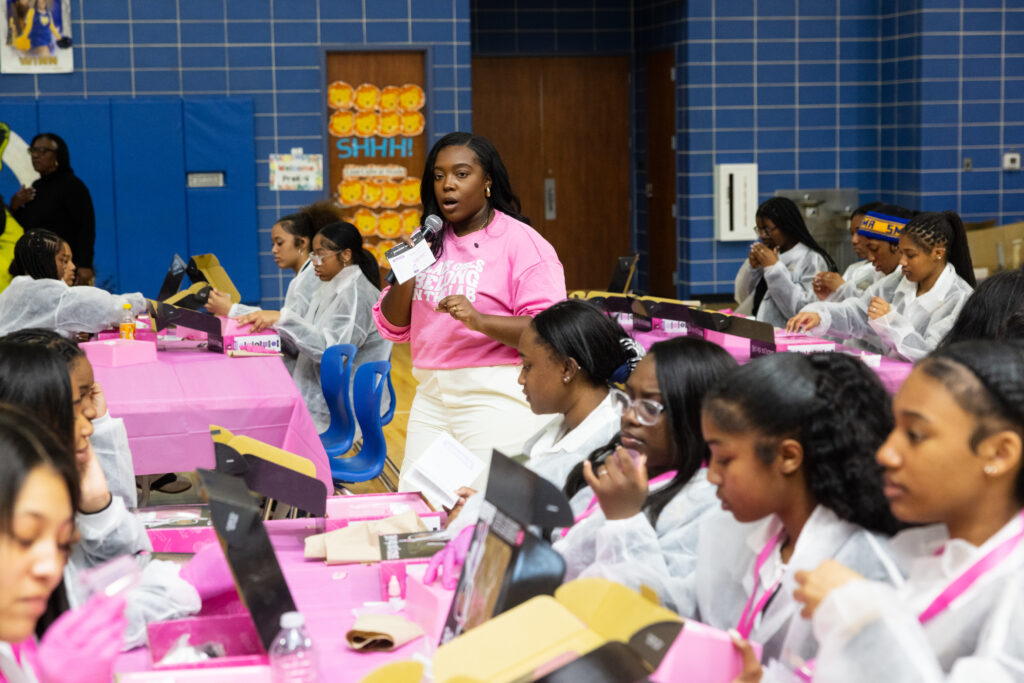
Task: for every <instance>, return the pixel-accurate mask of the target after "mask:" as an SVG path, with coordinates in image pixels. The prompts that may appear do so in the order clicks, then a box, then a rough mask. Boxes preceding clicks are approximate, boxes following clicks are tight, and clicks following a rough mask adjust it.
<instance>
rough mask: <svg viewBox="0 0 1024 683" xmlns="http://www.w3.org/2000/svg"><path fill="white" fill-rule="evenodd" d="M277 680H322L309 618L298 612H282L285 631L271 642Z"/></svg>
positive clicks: (288, 682)
mask: <svg viewBox="0 0 1024 683" xmlns="http://www.w3.org/2000/svg"><path fill="white" fill-rule="evenodd" d="M270 670H271V672H272V673H273V680H274V683H319V681H320V680H321V678H320V667H319V662H318V660H317V656H316V650H314V649H313V641H312V640H311V639H310V637H309V634H308V633H307V632H306V620H305V619H304V618H303V616H302V615H301V614H300V613H298V612H285V613H284V614H282V615H281V632H280V633H278V634H277V637H276V638H275V639H274V644H273V645H271V646H270Z"/></svg>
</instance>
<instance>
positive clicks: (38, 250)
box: [8, 228, 64, 280]
mask: <svg viewBox="0 0 1024 683" xmlns="http://www.w3.org/2000/svg"><path fill="white" fill-rule="evenodd" d="M63 244H64V240H62V239H61V238H60V237H58V236H57V235H56V234H54V233H52V232H50V231H49V230H44V229H43V228H36V229H35V230H29V231H28V232H26V233H25V234H24V235H22V236H21V237H19V238H18V241H17V242H15V243H14V260H13V261H11V265H10V267H9V268H8V270H9V271H10V273H11V275H14V276H15V277H17V276H18V275H28V276H30V277H31V278H32V279H33V280H61V279H62V274H61V273H60V272H59V271H58V270H57V254H59V253H60V250H61V247H62V245H63Z"/></svg>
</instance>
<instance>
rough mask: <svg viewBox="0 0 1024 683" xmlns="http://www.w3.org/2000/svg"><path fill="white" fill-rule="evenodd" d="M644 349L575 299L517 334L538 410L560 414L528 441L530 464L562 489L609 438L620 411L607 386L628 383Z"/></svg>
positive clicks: (528, 389)
mask: <svg viewBox="0 0 1024 683" xmlns="http://www.w3.org/2000/svg"><path fill="white" fill-rule="evenodd" d="M637 349H639V351H638V350H637ZM642 350H643V349H642V347H639V345H637V344H636V343H635V342H633V341H632V340H631V339H630V338H629V337H628V336H627V335H626V332H625V330H623V329H622V327H621V326H620V325H619V324H618V323H616V322H615V321H614V320H612V319H611V318H609V317H608V316H607V315H605V314H604V313H603V312H602V311H601V310H600V309H599V308H598V307H597V306H595V305H594V304H591V303H589V302H586V301H581V300H579V299H569V300H567V301H562V302H559V303H557V304H555V305H554V306H552V307H550V308H548V309H547V310H545V311H542V312H541V313H539V314H537V316H536V317H535V318H534V319H533V321H532V322H531V323H530V326H529V327H527V328H526V330H524V331H523V334H522V336H521V337H520V338H519V357H520V358H522V360H523V366H522V370H521V371H520V373H519V383H520V384H521V385H522V386H523V393H524V394H525V395H526V400H527V401H528V402H529V404H530V409H531V410H533V412H534V413H536V414H538V415H546V414H557V417H555V418H554V419H552V420H551V422H549V423H548V424H547V425H546V426H545V427H544V428H543V429H542V430H541V431H539V432H538V433H537V434H534V435H533V436H532V437H530V439H529V440H528V441H527V442H526V444H525V445H524V446H523V454H524V455H525V456H526V458H527V460H526V466H527V467H529V468H530V469H531V470H533V471H534V472H536V473H537V474H539V475H541V476H542V477H544V478H545V479H547V480H548V481H550V482H551V483H552V484H554V485H555V486H557V487H558V488H562V487H563V486H565V479H566V477H568V476H569V472H571V471H572V469H573V468H574V467H576V465H578V464H579V463H580V462H582V461H583V459H584V458H586V457H587V456H588V455H590V454H591V453H593V452H594V451H595V450H596V449H597V448H599V447H601V446H604V445H605V444H607V443H608V442H609V441H611V439H612V437H613V436H615V434H616V433H617V432H618V431H619V415H618V413H616V412H615V408H614V406H613V405H612V399H611V395H610V394H609V392H608V385H609V384H610V383H612V382H615V383H622V382H625V381H626V379H627V378H628V377H629V373H630V371H631V369H632V367H633V366H635V365H636V363H637V360H638V358H639V356H640V355H642Z"/></svg>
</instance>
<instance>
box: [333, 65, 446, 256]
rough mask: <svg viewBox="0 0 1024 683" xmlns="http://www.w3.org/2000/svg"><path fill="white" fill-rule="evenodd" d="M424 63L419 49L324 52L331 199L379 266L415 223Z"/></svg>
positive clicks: (423, 138)
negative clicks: (385, 253)
mask: <svg viewBox="0 0 1024 683" xmlns="http://www.w3.org/2000/svg"><path fill="white" fill-rule="evenodd" d="M424 63H425V54H424V52H423V51H395V52H328V53H327V69H326V73H327V84H326V93H327V99H326V102H325V103H324V108H325V111H326V116H327V135H328V145H327V149H328V156H329V161H328V169H329V177H330V180H329V187H330V189H331V197H332V199H333V200H334V201H335V202H336V203H337V204H338V205H339V206H340V207H341V208H342V211H343V214H344V216H345V219H346V220H348V221H349V222H351V223H352V224H353V225H355V226H356V227H357V228H358V229H359V232H360V233H361V234H362V235H363V239H364V244H365V245H366V248H367V249H369V250H370V252H371V253H373V254H374V256H375V257H377V261H378V263H380V264H381V265H382V266H386V261H385V260H384V252H385V251H387V250H388V249H390V248H391V247H392V246H394V245H395V244H396V240H397V239H399V237H400V236H401V235H402V234H412V233H413V232H414V231H415V230H416V228H417V227H419V225H420V216H421V214H422V205H421V203H420V179H421V177H422V174H423V165H424V163H425V161H426V157H427V133H426V117H427V107H428V106H429V103H428V102H427V101H426V92H427V87H426V78H425V72H424Z"/></svg>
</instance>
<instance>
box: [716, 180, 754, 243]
mask: <svg viewBox="0 0 1024 683" xmlns="http://www.w3.org/2000/svg"><path fill="white" fill-rule="evenodd" d="M757 206H758V204H757V164H715V239H716V240H721V241H724V242H752V241H754V240H755V239H756V238H757V237H756V235H755V234H754V217H755V216H756V215H757Z"/></svg>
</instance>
